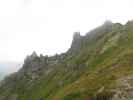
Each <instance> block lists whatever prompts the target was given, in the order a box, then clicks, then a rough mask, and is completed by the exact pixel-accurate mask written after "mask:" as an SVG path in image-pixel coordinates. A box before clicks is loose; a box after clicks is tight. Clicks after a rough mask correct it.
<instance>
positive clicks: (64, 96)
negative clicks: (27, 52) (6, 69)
mask: <svg viewBox="0 0 133 100" xmlns="http://www.w3.org/2000/svg"><path fill="white" fill-rule="evenodd" d="M132 43H133V22H132V21H131V22H128V23H127V24H126V25H121V24H119V23H116V24H113V23H111V22H106V23H105V24H103V25H102V26H100V27H98V28H96V29H94V30H92V31H90V32H89V33H87V35H86V36H80V34H79V33H76V34H75V35H74V40H73V42H72V46H71V48H70V49H69V50H68V52H66V53H64V54H61V55H55V56H53V57H47V56H42V55H40V56H37V55H36V54H35V53H33V54H32V55H31V56H28V57H27V58H26V60H25V63H24V65H23V68H22V69H21V70H20V71H18V72H17V73H14V74H13V75H11V76H9V77H7V78H6V79H5V80H4V81H3V82H2V83H1V87H0V100H109V99H112V100H121V98H128V99H129V100H132V99H133V97H131V96H132V92H133V90H132V89H133V45H132ZM129 94H130V95H129ZM120 97H121V98H120ZM125 100H127V99H125Z"/></svg>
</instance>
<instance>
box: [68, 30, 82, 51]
mask: <svg viewBox="0 0 133 100" xmlns="http://www.w3.org/2000/svg"><path fill="white" fill-rule="evenodd" d="M82 43H83V37H82V36H81V35H80V32H75V33H74V35H73V41H72V45H71V48H70V50H69V52H76V51H77V50H79V49H80V48H81V47H82Z"/></svg>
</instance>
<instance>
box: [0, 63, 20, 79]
mask: <svg viewBox="0 0 133 100" xmlns="http://www.w3.org/2000/svg"><path fill="white" fill-rule="evenodd" d="M21 66H22V64H21V63H18V62H13V61H1V62H0V80H2V79H3V78H4V77H6V76H8V75H9V74H11V73H14V72H17V71H18V70H19V69H20V68H21Z"/></svg>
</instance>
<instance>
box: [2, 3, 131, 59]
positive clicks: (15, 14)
mask: <svg viewBox="0 0 133 100" xmlns="http://www.w3.org/2000/svg"><path fill="white" fill-rule="evenodd" d="M131 19H133V0H0V61H23V59H24V58H25V56H26V55H28V54H31V53H32V52H33V51H36V52H37V53H38V54H40V53H43V54H44V55H45V54H48V55H52V54H55V53H60V52H64V51H66V50H67V49H68V48H69V47H70V44H71V41H72V35H73V32H75V31H81V34H83V35H84V34H85V33H86V32H87V31H89V30H91V29H93V28H95V27H96V26H98V25H101V24H102V23H103V22H104V21H105V20H112V21H113V22H121V23H125V22H126V21H127V20H131Z"/></svg>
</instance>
